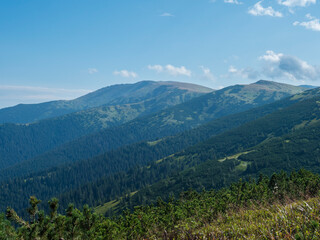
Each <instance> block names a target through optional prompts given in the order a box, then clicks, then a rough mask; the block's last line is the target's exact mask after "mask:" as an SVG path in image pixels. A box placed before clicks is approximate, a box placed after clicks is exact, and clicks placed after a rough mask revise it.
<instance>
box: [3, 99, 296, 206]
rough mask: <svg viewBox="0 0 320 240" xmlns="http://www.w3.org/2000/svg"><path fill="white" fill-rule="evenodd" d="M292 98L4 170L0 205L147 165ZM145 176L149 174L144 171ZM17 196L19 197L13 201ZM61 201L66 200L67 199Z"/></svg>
mask: <svg viewBox="0 0 320 240" xmlns="http://www.w3.org/2000/svg"><path fill="white" fill-rule="evenodd" d="M296 101H297V100H291V99H290V98H286V99H283V100H280V101H276V102H274V103H271V104H267V105H264V106H261V107H258V108H254V109H251V110H248V111H245V112H242V113H236V114H232V115H229V116H226V117H223V118H219V119H216V120H213V121H211V122H209V123H207V124H203V125H201V126H199V127H196V128H194V129H191V130H188V131H185V132H183V133H180V134H178V135H176V136H170V137H165V138H163V139H159V140H157V141H152V142H150V141H147V142H141V143H136V144H131V145H128V146H124V147H121V148H120V149H117V150H113V151H109V152H107V153H106V154H103V155H101V156H97V157H95V158H92V159H87V160H82V161H78V162H76V163H71V164H66V165H62V166H60V167H55V168H52V169H48V170H46V171H41V172H36V173H33V174H30V175H29V176H25V177H21V178H16V179H14V181H12V180H13V176H14V174H15V173H16V172H13V174H10V175H9V173H10V172H6V174H7V175H4V176H2V179H5V178H10V179H11V180H10V181H9V182H8V181H5V182H3V185H6V186H7V187H5V188H2V193H1V194H0V199H1V202H2V203H3V205H6V204H9V203H11V204H13V205H12V206H14V207H15V208H17V209H22V208H24V207H26V206H25V205H23V204H26V202H27V198H28V196H31V195H34V194H36V195H37V196H38V197H39V198H41V199H50V198H51V197H53V196H56V195H59V194H60V193H62V192H67V191H69V190H71V189H73V188H75V187H80V186H81V185H83V184H85V183H88V182H91V181H94V180H97V179H99V178H102V177H106V176H109V175H112V174H115V173H117V172H125V171H128V170H130V168H133V167H135V166H145V165H148V164H150V163H152V162H153V161H156V160H159V159H161V158H164V157H166V156H168V155H171V154H174V153H176V152H179V151H181V150H183V149H185V148H187V147H189V146H192V145H194V144H196V143H199V142H202V141H204V140H206V139H208V138H210V137H212V136H215V135H218V134H220V133H222V132H225V131H227V130H230V129H232V128H235V127H237V126H240V125H241V124H244V123H246V122H250V121H252V120H255V119H257V118H259V117H262V116H265V115H267V114H270V113H272V112H274V111H277V110H279V109H281V108H285V107H287V106H290V105H292V104H294V103H295V102H296ZM146 176H149V175H148V174H147V175H146ZM160 179H161V178H160ZM160 179H159V177H156V176H150V181H153V182H156V181H158V180H160ZM112 181H113V180H110V179H108V182H109V184H112ZM132 183H134V181H132ZM140 187H141V186H140ZM21 190H22V191H21ZM22 193H23V194H22ZM107 193H108V192H107V191H106V194H107ZM114 194H116V195H117V196H120V195H121V194H122V192H121V189H117V190H116V189H115V188H113V195H110V196H109V197H111V198H112V197H114V196H115V195H114ZM104 197H105V196H104V195H103V197H102V196H101V197H97V198H95V197H92V198H93V199H96V200H97V202H102V201H103V200H102V199H104ZM17 199H19V201H16V200H17ZM64 202H68V200H65V201H64ZM95 204H96V202H95Z"/></svg>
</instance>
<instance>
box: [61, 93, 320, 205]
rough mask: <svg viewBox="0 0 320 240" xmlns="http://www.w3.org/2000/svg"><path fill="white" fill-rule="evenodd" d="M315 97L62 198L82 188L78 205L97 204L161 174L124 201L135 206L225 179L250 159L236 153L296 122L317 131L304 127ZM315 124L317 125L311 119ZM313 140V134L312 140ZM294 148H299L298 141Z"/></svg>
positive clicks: (315, 113)
mask: <svg viewBox="0 0 320 240" xmlns="http://www.w3.org/2000/svg"><path fill="white" fill-rule="evenodd" d="M319 100H320V97H316V98H312V99H308V100H305V101H302V102H298V103H296V104H294V105H292V106H290V107H287V108H284V109H283V110H279V111H277V112H274V113H272V114H269V115H267V116H265V117H262V118H260V119H257V120H255V121H252V122H250V123H247V124H244V125H242V126H240V127H238V128H235V129H233V130H230V131H227V132H225V133H222V134H220V135H217V136H215V137H213V138H212V139H209V140H207V141H205V142H203V143H200V144H197V145H195V146H193V147H190V148H188V149H186V150H184V151H182V152H181V153H177V154H174V155H173V156H169V157H167V158H164V159H162V160H161V161H157V162H154V163H152V164H150V166H149V167H146V168H136V169H132V170H130V171H129V172H128V173H123V174H121V175H115V176H111V177H109V178H104V179H101V180H98V181H97V182H95V183H91V184H87V185H85V186H83V187H81V188H79V189H78V190H76V191H73V192H68V193H66V194H64V196H61V199H62V201H63V199H68V201H69V202H70V201H71V202H78V199H80V197H79V194H81V196H86V197H83V198H82V199H85V200H84V201H82V202H81V203H79V205H81V204H83V203H90V204H91V205H96V204H99V201H96V200H97V199H101V198H103V197H105V199H106V200H112V196H113V199H114V198H116V197H117V196H119V195H118V194H119V193H123V192H125V193H130V192H135V191H137V190H138V189H139V188H140V187H141V186H146V185H149V184H152V183H154V182H155V181H158V180H161V179H165V180H163V181H160V182H159V183H157V184H155V185H153V186H151V187H147V188H146V189H144V190H142V191H139V192H138V193H136V194H135V195H134V196H133V197H132V198H131V199H130V201H129V202H126V203H125V204H124V205H123V206H126V204H129V205H130V204H131V206H134V205H135V204H141V203H144V202H148V201H150V200H151V201H152V200H155V199H156V197H157V196H162V197H167V196H168V195H169V194H170V193H173V194H175V193H178V192H179V191H183V190H187V189H189V188H190V187H192V188H195V189H197V190H201V189H202V187H206V188H212V187H215V188H219V187H223V186H225V185H228V184H229V183H230V181H234V180H236V179H238V178H239V177H241V176H242V174H243V172H244V171H245V170H247V167H248V165H250V163H248V162H243V161H240V160H238V157H239V156H240V155H243V156H244V157H245V156H246V154H248V156H250V154H253V153H251V152H250V151H252V149H251V148H252V147H255V146H256V145H258V144H260V143H263V142H264V141H266V140H267V139H270V140H268V141H271V140H272V139H277V137H281V136H283V135H285V134H287V133H290V132H292V131H293V133H292V134H299V133H298V131H295V130H294V129H296V128H297V126H301V124H306V125H305V128H303V129H301V130H300V131H301V132H303V131H304V130H305V131H306V135H307V134H308V133H309V134H310V131H316V130H314V129H312V130H310V129H311V127H312V125H310V126H309V127H307V125H308V124H307V123H308V122H310V123H313V122H314V121H315V120H314V119H317V118H319V117H320V110H319V105H318V101H319ZM314 127H318V126H317V125H314ZM318 131H319V129H318ZM315 136H317V134H315ZM318 137H320V136H318ZM318 140H319V139H316V140H315V143H317V141H318ZM317 144H318V143H317ZM311 146H312V145H311ZM297 149H299V148H298V146H297ZM297 151H299V150H297ZM275 153H276V152H275ZM316 153H317V152H316V151H312V152H311V154H313V155H312V156H313V157H312V158H311V159H310V163H312V164H314V161H318V160H317V159H318V157H317V154H316ZM264 154H265V155H266V156H268V154H266V153H264ZM293 155H294V153H293ZM266 158H267V157H266ZM266 158H265V159H266ZM271 166H272V167H273V170H274V171H276V170H280V169H281V168H279V167H281V165H277V164H271ZM304 166H305V161H302V160H301V161H299V159H298V158H296V165H295V167H296V168H300V167H304ZM307 166H308V165H306V167H307ZM309 166H311V165H309ZM248 169H251V168H250V167H249V168H248ZM261 169H262V168H261ZM314 170H316V169H314ZM258 171H260V169H259V170H257V171H256V172H254V173H253V172H251V173H250V175H252V174H257V172H258ZM111 183H112V184H111ZM86 193H87V194H86ZM64 204H65V202H64Z"/></svg>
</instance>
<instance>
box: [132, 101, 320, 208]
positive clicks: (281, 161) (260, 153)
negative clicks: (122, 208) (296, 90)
mask: <svg viewBox="0 0 320 240" xmlns="http://www.w3.org/2000/svg"><path fill="white" fill-rule="evenodd" d="M312 102H313V103H312ZM303 105H304V106H303ZM319 106H320V105H319V98H316V99H312V100H308V101H306V102H305V104H301V105H300V107H298V106H297V105H295V108H296V111H297V114H298V113H299V114H300V116H301V117H303V118H304V119H305V120H303V118H300V121H297V122H296V121H295V120H294V119H293V115H288V114H286V115H284V116H283V118H282V119H278V118H276V119H274V121H273V123H271V124H269V125H270V126H271V125H272V124H275V123H281V122H282V123H284V124H285V125H283V126H281V124H280V125H279V126H281V127H279V128H277V130H276V131H273V132H272V133H271V132H269V133H268V132H265V131H263V128H265V127H262V128H260V129H259V128H256V129H255V128H254V127H253V126H252V125H251V124H248V125H247V126H242V127H240V128H239V129H238V130H236V131H230V133H231V134H229V136H230V137H231V138H228V137H227V135H228V133H226V134H225V136H223V135H224V134H222V135H221V136H220V137H219V136H217V137H215V138H213V139H210V140H209V141H207V142H204V143H201V144H199V145H196V146H194V147H192V148H190V149H189V150H187V151H185V152H182V153H180V154H177V155H176V156H173V157H172V158H171V159H170V160H169V161H171V162H173V161H180V162H183V163H186V162H187V163H188V164H183V163H182V165H186V166H188V167H189V168H185V166H184V168H185V170H183V171H179V172H176V174H175V175H173V174H171V175H170V176H168V177H169V178H167V179H165V180H163V181H160V182H158V183H156V184H155V185H153V186H151V187H148V188H146V189H144V190H142V191H141V192H138V193H136V194H135V195H134V196H133V197H132V198H133V199H131V200H130V201H131V202H135V201H137V202H141V201H142V202H143V201H146V202H148V201H150V200H151V199H154V200H155V199H156V197H158V196H162V197H164V198H167V197H168V196H169V194H175V193H177V192H179V191H182V190H186V189H188V188H192V189H196V190H198V191H200V190H201V189H203V188H204V189H211V188H221V187H223V186H227V185H229V184H230V183H231V182H233V181H236V180H237V179H239V178H248V177H257V175H258V173H264V174H268V175H270V174H272V173H274V172H278V171H280V170H284V171H292V170H293V169H300V168H302V167H303V168H305V169H309V170H310V171H313V172H316V173H320V167H319V166H320V165H319V161H320V159H319V151H320V145H319V140H320V135H319V132H320V121H319V119H320V115H319V114H320V112H319ZM292 107H293V106H292ZM289 108H290V107H289ZM305 108H309V109H310V110H312V109H313V110H312V112H309V113H308V114H307V113H306V112H305V111H303V109H305ZM265 119H268V116H266V117H265ZM270 122H271V121H269V123H270ZM265 124H267V122H265ZM257 126H259V124H257ZM260 126H261V125H260ZM246 127H247V130H245V128H246ZM239 130H240V131H239ZM245 131H247V132H248V131H250V133H249V134H248V133H247V134H245V135H243V134H242V133H244V132H245ZM284 132H288V133H287V134H283V133H284ZM236 136H237V137H236ZM254 136H256V138H255V139H254ZM220 139H221V140H220ZM231 139H232V140H234V141H232V140H231ZM258 139H260V140H258ZM257 140H258V141H257ZM255 141H256V142H255ZM254 142H255V143H254ZM201 162H203V163H201ZM199 163H200V164H199ZM173 165H174V164H173ZM190 166H193V167H191V168H190ZM180 169H181V167H180ZM137 202H135V203H137ZM151 202H152V200H151ZM133 205H134V204H133Z"/></svg>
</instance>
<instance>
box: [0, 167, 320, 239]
mask: <svg viewBox="0 0 320 240" xmlns="http://www.w3.org/2000/svg"><path fill="white" fill-rule="evenodd" d="M319 187H320V177H319V175H314V174H312V173H310V172H308V171H305V170H300V171H298V172H292V173H291V174H290V175H287V174H286V173H284V172H281V173H279V174H273V175H272V176H271V177H270V178H269V177H266V176H263V175H260V177H259V179H257V181H255V180H250V181H249V182H246V181H243V180H240V181H238V182H235V183H233V184H232V185H231V186H230V187H229V188H225V189H221V190H219V191H215V190H211V191H202V192H201V193H197V192H195V191H188V192H182V193H180V197H179V198H177V199H174V198H170V200H169V201H168V202H164V201H163V200H162V199H160V198H159V199H158V200H157V202H156V204H154V205H148V206H137V207H136V208H135V209H134V211H133V212H129V211H126V212H124V213H123V214H121V215H120V216H118V217H116V218H105V217H102V216H99V215H97V214H96V213H92V210H91V209H90V208H88V206H83V207H82V208H80V210H78V209H76V208H74V206H73V205H72V204H70V205H69V206H68V208H67V209H66V210H65V212H64V214H59V213H58V209H59V202H58V200H57V199H51V200H50V201H49V202H48V205H49V208H48V207H47V208H48V209H49V214H45V213H44V212H43V210H41V208H40V209H39V208H38V205H39V202H40V201H39V200H38V199H37V198H35V197H31V198H30V207H29V217H28V218H25V219H23V218H21V217H19V216H18V215H17V214H16V212H15V211H14V209H12V208H8V209H7V211H6V218H7V219H8V220H10V221H11V223H12V224H16V226H17V228H14V227H13V226H12V225H10V222H9V221H8V220H6V219H4V216H3V215H0V237H2V238H3V239H12V240H15V239H24V240H28V239H30V240H31V239H43V240H46V239H318V238H319V237H320V231H319V211H320V209H319V204H318V203H319V189H320V188H319Z"/></svg>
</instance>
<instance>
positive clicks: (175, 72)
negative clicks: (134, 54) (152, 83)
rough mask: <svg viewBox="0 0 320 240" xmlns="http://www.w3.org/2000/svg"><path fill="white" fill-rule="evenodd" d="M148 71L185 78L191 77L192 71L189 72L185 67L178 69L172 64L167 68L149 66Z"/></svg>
mask: <svg viewBox="0 0 320 240" xmlns="http://www.w3.org/2000/svg"><path fill="white" fill-rule="evenodd" d="M148 69H150V70H153V71H156V72H157V73H161V72H166V73H168V74H170V75H172V76H178V75H184V76H188V77H190V76H191V71H190V70H188V69H187V68H186V67H185V66H181V67H176V66H173V65H171V64H168V65H166V66H161V65H149V66H148Z"/></svg>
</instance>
